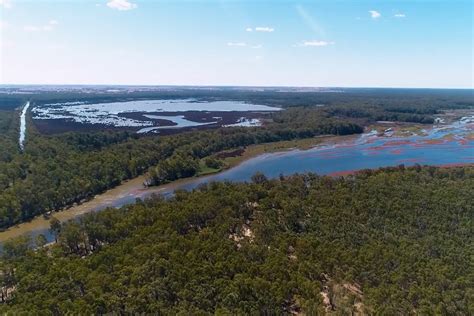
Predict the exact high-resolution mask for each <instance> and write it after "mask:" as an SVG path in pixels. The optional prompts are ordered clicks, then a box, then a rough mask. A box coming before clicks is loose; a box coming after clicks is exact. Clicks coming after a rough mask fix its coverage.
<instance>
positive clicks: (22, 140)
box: [18, 101, 30, 151]
mask: <svg viewBox="0 0 474 316" xmlns="http://www.w3.org/2000/svg"><path fill="white" fill-rule="evenodd" d="M29 107H30V101H28V102H26V104H25V106H24V107H23V109H22V110H21V116H20V137H19V139H18V144H19V145H20V149H21V151H23V150H24V149H25V145H24V143H25V137H26V113H27V112H28V108H29Z"/></svg>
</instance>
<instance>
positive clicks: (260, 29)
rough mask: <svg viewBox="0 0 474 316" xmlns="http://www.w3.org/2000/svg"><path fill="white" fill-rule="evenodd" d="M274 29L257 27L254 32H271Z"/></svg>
mask: <svg viewBox="0 0 474 316" xmlns="http://www.w3.org/2000/svg"><path fill="white" fill-rule="evenodd" d="M273 31H275V29H274V28H273V27H268V26H257V27H256V28H255V32H273Z"/></svg>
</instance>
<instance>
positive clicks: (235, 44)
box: [227, 42, 247, 47]
mask: <svg viewBox="0 0 474 316" xmlns="http://www.w3.org/2000/svg"><path fill="white" fill-rule="evenodd" d="M227 46H236V47H245V46H247V43H245V42H228V43H227Z"/></svg>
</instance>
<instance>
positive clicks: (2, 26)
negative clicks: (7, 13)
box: [0, 20, 9, 31]
mask: <svg viewBox="0 0 474 316" xmlns="http://www.w3.org/2000/svg"><path fill="white" fill-rule="evenodd" d="M8 26H9V24H8V22H7V21H2V20H0V31H1V30H5V29H6V28H7V27H8Z"/></svg>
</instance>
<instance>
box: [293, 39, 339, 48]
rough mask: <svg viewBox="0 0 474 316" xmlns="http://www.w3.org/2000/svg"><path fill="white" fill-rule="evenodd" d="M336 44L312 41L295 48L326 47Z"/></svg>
mask: <svg viewBox="0 0 474 316" xmlns="http://www.w3.org/2000/svg"><path fill="white" fill-rule="evenodd" d="M334 44H335V43H334V42H327V41H318V40H311V41H303V42H302V43H299V44H296V45H295V46H298V47H324V46H329V45H334Z"/></svg>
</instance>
